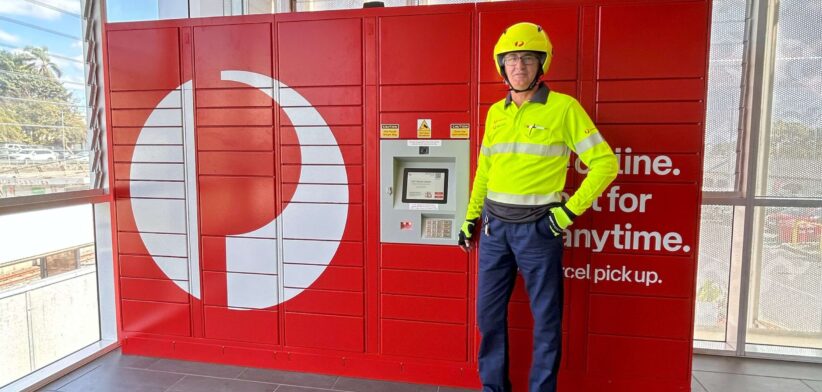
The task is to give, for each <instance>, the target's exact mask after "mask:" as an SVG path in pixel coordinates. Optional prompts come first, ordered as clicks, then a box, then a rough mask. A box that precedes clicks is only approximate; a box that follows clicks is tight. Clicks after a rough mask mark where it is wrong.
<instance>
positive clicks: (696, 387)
mask: <svg viewBox="0 0 822 392" xmlns="http://www.w3.org/2000/svg"><path fill="white" fill-rule="evenodd" d="M691 392H708V391H706V390H705V388H703V387H702V384H700V383H699V381H698V380H697V379H696V377H691Z"/></svg>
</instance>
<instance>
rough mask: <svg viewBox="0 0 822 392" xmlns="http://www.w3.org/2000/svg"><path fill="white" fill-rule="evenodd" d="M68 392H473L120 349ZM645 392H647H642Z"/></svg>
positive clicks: (701, 365) (756, 379)
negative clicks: (127, 352)
mask: <svg viewBox="0 0 822 392" xmlns="http://www.w3.org/2000/svg"><path fill="white" fill-rule="evenodd" d="M691 386H692V389H693V392H822V364H806V363H794V362H778V361H767V360H757V359H738V358H726V357H715V356H704V355H697V356H695V357H694V378H693V380H692V383H691ZM41 391H64V392H80V391H82V392H95V391H100V392H130V391H137V392H155V391H156V392H165V391H169V392H171V391H176V392H194V391H196V392H272V391H276V392H322V391H338V392H339V391H349V392H382V391H386V392H460V391H463V392H467V391H468V390H466V389H458V388H448V387H438V386H434V385H417V384H403V383H394V382H384V381H373V380H363V379H356V378H348V377H337V376H327V375H320V374H308V373H292V372H284V371H277V370H268V369H255V368H244V367H237V366H223V365H213V364H208V363H199V362H186V361H176V360H170V359H159V358H147V357H137V356H124V355H121V354H120V350H116V351H114V352H112V353H110V354H108V355H106V356H104V357H102V358H99V359H97V360H95V361H94V362H91V363H89V364H88V365H85V366H83V367H81V368H80V369H77V370H76V371H74V372H73V373H71V374H68V375H66V376H65V377H63V378H61V379H59V380H57V381H55V382H53V383H51V384H49V385H47V386H46V387H45V388H43V389H41ZM638 392H641V391H638Z"/></svg>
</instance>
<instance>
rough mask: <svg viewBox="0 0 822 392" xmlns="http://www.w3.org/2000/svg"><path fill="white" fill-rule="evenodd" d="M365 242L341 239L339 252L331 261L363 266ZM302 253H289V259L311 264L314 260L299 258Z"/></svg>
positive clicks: (343, 264)
mask: <svg viewBox="0 0 822 392" xmlns="http://www.w3.org/2000/svg"><path fill="white" fill-rule="evenodd" d="M363 252H364V250H363V243H362V242H350V241H341V242H340V246H339V248H337V253H336V254H334V259H333V260H332V261H331V263H332V264H334V265H336V266H349V267H362V266H363ZM298 256H300V255H289V259H290V260H292V261H293V262H294V263H300V262H305V263H306V264H309V263H310V262H311V261H312V260H309V259H308V258H306V259H297V258H295V257H298Z"/></svg>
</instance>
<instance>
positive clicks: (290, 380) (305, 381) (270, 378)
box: [237, 368, 337, 389]
mask: <svg viewBox="0 0 822 392" xmlns="http://www.w3.org/2000/svg"><path fill="white" fill-rule="evenodd" d="M237 378H238V379H240V380H251V381H261V382H268V383H275V384H287V385H296V386H301V387H312V388H326V389H330V388H331V387H333V386H334V383H335V382H336V381H337V376H329V375H325V374H314V373H298V372H287V371H284V370H273V369H257V368H248V369H246V370H245V371H244V372H243V373H242V374H240V376H239V377H237Z"/></svg>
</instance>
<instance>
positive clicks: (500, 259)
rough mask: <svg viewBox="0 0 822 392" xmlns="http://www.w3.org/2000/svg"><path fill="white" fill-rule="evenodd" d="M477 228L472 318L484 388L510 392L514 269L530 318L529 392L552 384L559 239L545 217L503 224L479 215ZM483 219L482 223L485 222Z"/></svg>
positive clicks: (557, 339)
mask: <svg viewBox="0 0 822 392" xmlns="http://www.w3.org/2000/svg"><path fill="white" fill-rule="evenodd" d="M483 218H484V219H483V223H484V226H487V228H486V227H483V228H482V230H481V232H480V234H479V235H480V245H479V252H480V253H479V283H478V288H477V321H478V324H479V329H480V332H481V334H482V340H481V343H480V349H479V373H480V378H481V379H482V390H483V391H484V392H510V391H511V381H510V378H509V376H508V363H509V362H508V301H509V300H510V299H511V292H512V291H513V289H514V281H515V279H516V276H517V269H519V272H520V273H522V277H523V278H524V279H525V288H526V290H527V291H528V296H529V298H530V301H531V313H532V314H533V316H534V337H533V339H534V352H533V358H532V361H531V373H530V378H529V382H528V389H529V391H530V392H553V391H556V388H557V372H558V371H559V362H560V354H561V349H562V294H563V292H562V237H561V236H559V237H557V236H554V235H553V234H552V233H551V230H550V229H549V227H548V220H547V219H546V218H543V219H539V220H537V221H535V222H529V223H507V222H503V221H501V220H499V219H495V218H494V217H491V216H487V215H486V214H483ZM486 219H487V223H486V221H485V220H486Z"/></svg>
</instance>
